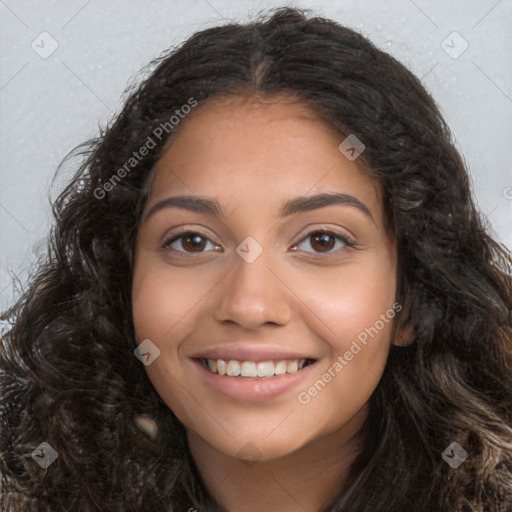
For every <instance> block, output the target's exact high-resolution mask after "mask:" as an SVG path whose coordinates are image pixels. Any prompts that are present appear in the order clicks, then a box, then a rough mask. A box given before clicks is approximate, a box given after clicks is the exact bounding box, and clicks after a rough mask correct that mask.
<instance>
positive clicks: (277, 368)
mask: <svg viewBox="0 0 512 512" xmlns="http://www.w3.org/2000/svg"><path fill="white" fill-rule="evenodd" d="M199 361H200V363H201V364H202V365H203V366H204V367H205V368H206V369H207V370H209V371H210V372H212V373H215V374H218V375H222V376H228V377H246V378H263V377H274V376H279V375H285V374H292V373H297V372H298V371H300V370H302V369H303V368H305V367H306V366H308V365H310V364H312V363H313V362H314V361H315V360H314V359H291V360H276V361H258V362H256V361H238V360H236V359H230V360H227V359H205V358H200V359H199Z"/></svg>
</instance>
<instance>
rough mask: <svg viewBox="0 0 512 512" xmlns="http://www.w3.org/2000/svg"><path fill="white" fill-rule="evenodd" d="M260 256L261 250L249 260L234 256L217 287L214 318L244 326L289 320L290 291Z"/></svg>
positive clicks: (266, 260) (252, 326)
mask: <svg viewBox="0 0 512 512" xmlns="http://www.w3.org/2000/svg"><path fill="white" fill-rule="evenodd" d="M264 255H265V252H263V254H261V255H260V256H259V257H258V258H257V259H256V260H255V261H253V262H252V263H247V261H245V260H244V259H243V258H241V257H238V255H237V256H236V259H235V263H234V265H233V267H232V269H231V270H230V272H228V275H227V276H226V279H224V280H223V285H222V286H221V287H219V289H218V293H219V296H220V300H218V301H217V303H216V308H215V318H216V320H217V321H219V322H231V323H236V324H238V325H239V326H241V327H243V328H245V329H257V328H258V327H260V326H262V325H264V324H267V323H270V324H276V325H285V324H287V323H288V322H289V321H290V319H291V316H292V305H291V302H290V300H291V297H292V295H293V294H292V292H291V291H290V290H289V289H288V288H287V286H286V284H285V282H283V281H284V280H283V279H282V278H280V277H279V273H278V272H276V270H274V269H272V268H271V267H270V265H269V261H268V258H266V256H264Z"/></svg>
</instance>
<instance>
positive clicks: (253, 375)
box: [190, 357, 320, 403]
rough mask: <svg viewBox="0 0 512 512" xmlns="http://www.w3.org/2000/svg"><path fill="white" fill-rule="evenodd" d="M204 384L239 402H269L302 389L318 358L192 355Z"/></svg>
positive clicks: (315, 366) (194, 365)
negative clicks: (257, 358) (252, 359)
mask: <svg viewBox="0 0 512 512" xmlns="http://www.w3.org/2000/svg"><path fill="white" fill-rule="evenodd" d="M190 360H191V361H192V362H193V368H195V369H196V371H197V372H198V373H197V376H198V377H199V382H200V383H201V385H205V386H206V389H208V390H209V391H208V392H213V393H215V395H214V397H215V398H214V400H217V397H218V396H219V395H217V394H216V393H218V392H219V393H221V395H223V396H225V397H228V398H230V399H234V400H236V401H237V402H238V403H240V401H243V402H244V403H251V402H252V403H256V402H259V403H266V402H267V401H269V400H274V399H279V397H282V399H283V400H285V399H286V397H288V398H291V397H292V395H290V393H292V392H293V390H294V389H295V390H296V389H302V387H304V385H305V384H304V383H305V382H308V381H309V380H310V379H312V378H313V375H314V373H315V372H316V371H317V369H318V365H319V364H320V360H319V359H305V358H301V359H276V360H272V359H266V360H265V361H261V360H260V361H251V360H247V359H245V360H239V359H228V358H226V359H210V358H205V357H193V358H190Z"/></svg>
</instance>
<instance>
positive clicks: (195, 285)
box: [132, 267, 206, 341]
mask: <svg viewBox="0 0 512 512" xmlns="http://www.w3.org/2000/svg"><path fill="white" fill-rule="evenodd" d="M204 286H206V284H204V283H203V286H200V282H198V280H197V279H196V280H194V279H191V275H190V274H188V273H184V272H176V271H175V272H173V271H170V270H169V268H168V267H167V268H166V267H160V268H159V267H156V268H155V267H153V268H152V269H151V270H147V271H146V270H145V269H140V270H136V271H135V273H134V282H133V292H132V304H133V306H132V307H133V322H134V326H135V332H136V335H137V339H139V340H141V339H144V338H150V339H155V340H161V341H163V340H164V339H166V338H167V337H168V336H169V335H170V332H171V331H173V330H174V329H175V327H176V326H177V325H179V324H180V322H182V321H183V320H184V319H186V318H187V315H189V314H190V313H191V312H192V310H193V306H194V304H195V303H197V302H198V301H199V300H200V298H201V296H202V295H204V290H203V288H204ZM173 332H174V331H173Z"/></svg>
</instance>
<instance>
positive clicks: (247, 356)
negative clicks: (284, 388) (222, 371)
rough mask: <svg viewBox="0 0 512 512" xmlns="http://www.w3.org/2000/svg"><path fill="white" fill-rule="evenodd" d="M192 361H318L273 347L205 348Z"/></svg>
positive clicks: (302, 353)
mask: <svg viewBox="0 0 512 512" xmlns="http://www.w3.org/2000/svg"><path fill="white" fill-rule="evenodd" d="M189 357H191V358H192V359H225V360H231V359H232V360H237V361H254V362H260V361H283V360H294V359H317V358H316V357H313V356H311V355H310V354H308V353H307V352H305V351H304V352H302V351H301V352H299V351H296V350H294V351H290V350H286V349H283V348H282V347H278V346H272V345H264V346H263V345H250V344H244V345H238V344H231V345H218V346H214V347H210V348H204V349H201V350H199V351H197V352H196V353H194V354H193V355H191V356H189Z"/></svg>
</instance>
